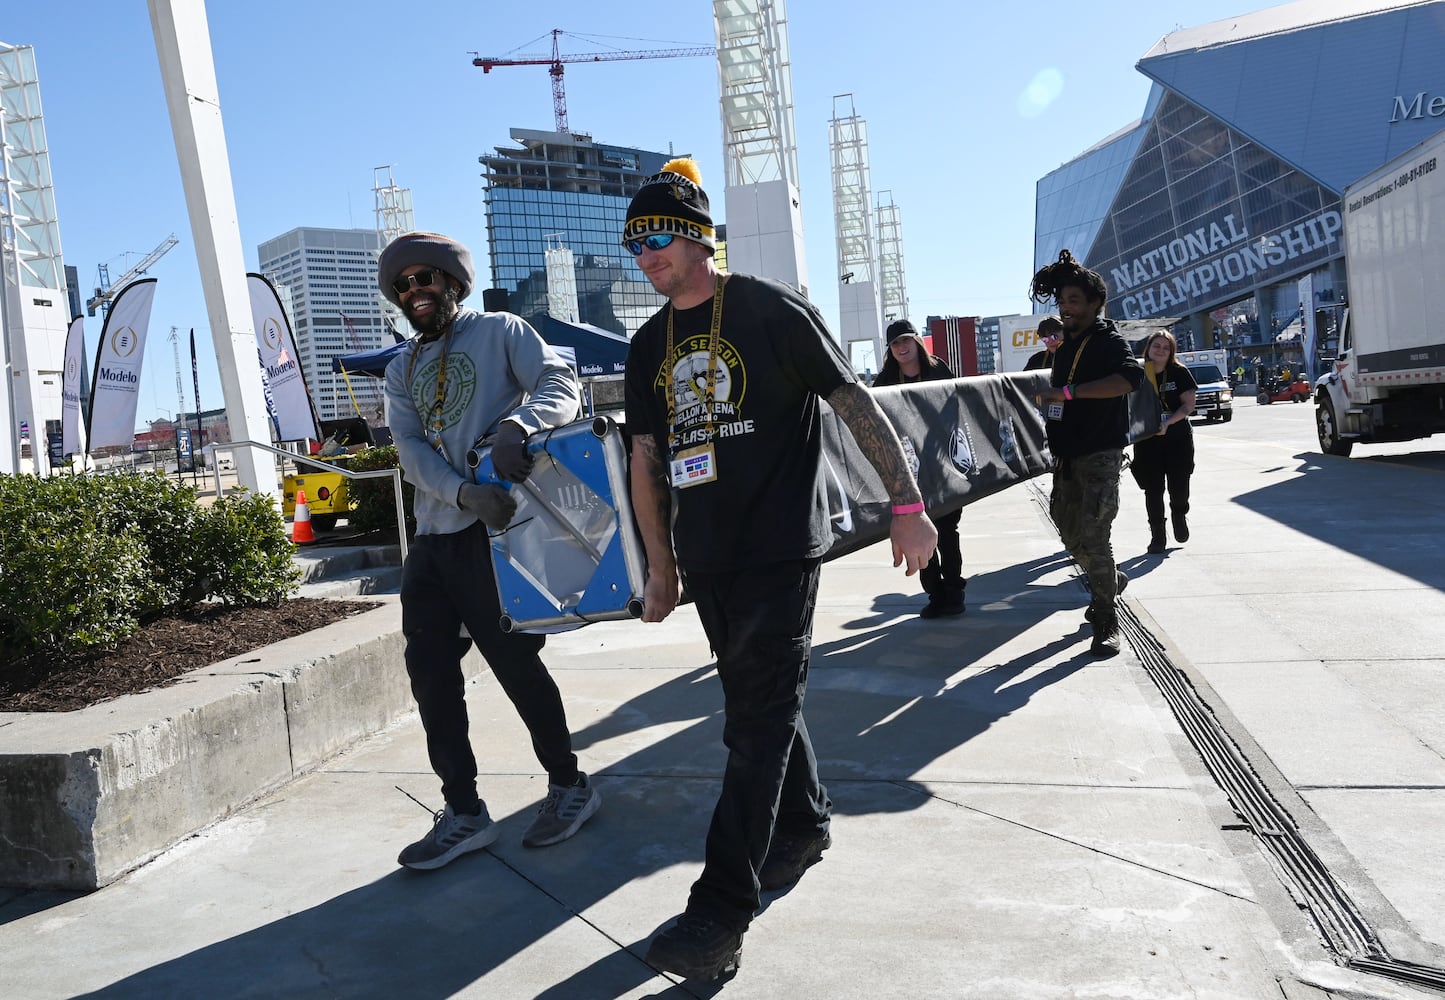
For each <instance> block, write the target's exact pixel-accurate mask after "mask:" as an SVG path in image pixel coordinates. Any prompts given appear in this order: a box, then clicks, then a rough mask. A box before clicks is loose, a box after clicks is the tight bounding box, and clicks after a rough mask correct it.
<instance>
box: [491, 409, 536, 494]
mask: <svg viewBox="0 0 1445 1000" xmlns="http://www.w3.org/2000/svg"><path fill="white" fill-rule="evenodd" d="M534 461H535V460H534V459H533V458H532V456H531V455H529V454H528V453H527V435H526V434H525V433H524V432H523V431H522V428H521V427H519V426H517V425H516V424H515V423H513V422H512V421H510V420H509V421H507V422H505V423H503V424H502V426H501V427H500V428H499V429H498V430H497V433H496V434H495V435H494V436H493V437H492V468H494V469H496V470H497V475H498V476H500V477H501V478H502V479H505V480H506V481H507V482H509V483H524V482H526V481H527V477H528V476H530V475H531V474H532V463H533V462H534Z"/></svg>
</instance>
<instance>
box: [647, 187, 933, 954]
mask: <svg viewBox="0 0 1445 1000" xmlns="http://www.w3.org/2000/svg"><path fill="white" fill-rule="evenodd" d="M622 242H623V245H624V246H626V247H627V248H628V250H630V251H631V252H632V254H633V255H634V256H635V257H636V258H637V263H638V266H639V267H640V268H641V269H642V272H643V273H644V274H646V275H647V278H648V280H649V281H651V282H652V285H653V287H654V288H656V289H657V290H658V291H659V292H661V293H662V294H663V295H665V296H667V298H668V300H669V304H668V305H667V306H664V307H663V309H662V310H661V311H659V312H658V313H657V315H655V316H653V317H652V318H651V319H650V320H648V321H647V323H645V324H644V325H643V327H642V329H640V330H639V331H638V332H637V335H636V336H635V337H634V338H633V339H632V344H631V347H630V349H629V351H628V356H627V375H626V382H625V387H626V401H627V424H628V429H629V431H630V432H631V436H632V501H633V508H634V513H635V514H636V517H637V524H638V528H639V530H640V532H641V535H642V541H643V546H644V548H645V549H646V552H647V563H648V566H647V582H646V586H645V590H644V593H643V615H642V618H643V621H645V622H660V621H662V620H663V619H664V618H666V617H667V616H668V615H669V614H670V613H671V612H672V610H673V608H674V607H676V605H677V603H678V600H679V597H680V589H679V573H681V575H682V578H683V579H684V580H685V581H686V584H687V590H688V593H689V595H690V596H691V598H692V600H693V601H694V603H695V604H696V607H697V613H698V618H699V619H700V620H701V621H702V626H703V629H704V631H705V632H706V633H707V637H708V642H709V643H710V644H711V646H712V649H713V651H714V653H715V655H716V657H717V669H718V676H719V678H720V679H721V681H722V686H723V698H724V712H725V716H726V721H725V723H724V728H723V742H724V743H725V744H726V745H727V747H728V750H729V755H728V763H727V769H726V771H725V772H724V774H723V787H722V792H721V794H720V796H719V797H718V802H717V806H716V808H715V810H714V812H713V818H712V825H711V827H710V828H709V830H708V836H707V849H706V855H705V861H704V865H703V871H702V874H701V876H700V877H699V878H698V880H697V881H696V882H695V883H694V884H693V887H692V893H691V895H690V897H689V899H688V903H687V908H686V910H685V911H684V912H683V914H682V915H681V916H680V917H679V918H678V920H677V922H676V923H675V924H674V925H672V926H671V927H669V928H668V929H667V930H665V931H663V932H662V933H661V934H659V935H658V936H657V937H656V938H654V939H653V941H652V944H651V946H650V947H649V948H648V952H647V961H648V962H649V964H651V965H653V966H654V967H655V968H658V969H661V970H663V971H666V972H672V973H675V974H677V975H681V976H684V977H686V978H689V979H715V978H717V977H718V976H719V975H721V974H723V973H725V972H728V971H731V970H732V969H733V968H735V967H736V964H737V958H738V954H739V952H740V950H741V948H742V937H743V934H744V932H745V931H746V930H747V928H748V925H749V923H750V922H751V920H752V917H753V914H754V913H755V912H756V911H757V909H758V906H759V893H760V890H761V889H780V888H783V887H785V886H787V885H790V884H792V883H793V882H794V881H796V880H797V879H798V877H799V876H800V875H802V873H803V872H804V870H806V869H807V868H808V866H810V865H812V864H814V863H816V862H817V861H818V860H820V859H821V857H822V853H823V851H824V850H826V849H827V848H828V846H829V845H830V844H831V843H832V838H831V835H830V832H829V817H830V809H831V803H830V802H829V800H828V794H827V791H826V789H824V788H823V786H822V784H821V783H820V782H819V780H818V765H817V759H816V757H815V756H814V754H813V747H812V743H811V741H810V740H809V738H808V730H807V727H806V726H805V725H804V723H803V716H802V705H803V692H804V689H805V686H806V678H807V672H808V656H809V652H810V646H811V641H812V628H813V609H814V603H815V601H816V599H817V592H818V573H819V568H820V565H821V557H822V556H823V554H824V553H825V552H827V550H828V548H829V547H830V545H831V544H832V531H831V528H830V525H829V520H828V506H827V495H826V492H825V489H824V481H823V476H822V461H821V456H822V432H821V418H820V412H819V408H820V402H819V401H820V400H824V399H825V400H827V402H828V404H829V405H830V406H831V407H832V408H833V410H834V411H835V412H837V414H838V415H839V416H840V417H841V418H842V419H843V421H844V422H845V423H846V424H847V426H848V429H849V430H850V431H851V432H852V434H853V437H854V438H855V440H856V441H857V443H858V447H859V449H860V450H861V451H862V452H863V454H864V455H865V456H866V457H867V458H868V460H869V461H870V462H872V464H873V466H874V468H875V469H876V471H877V472H878V475H879V478H880V479H881V480H882V482H883V485H884V486H885V488H886V489H887V490H888V495H889V496H890V497H891V498H892V501H893V504H894V508H893V511H894V515H895V516H894V518H893V523H892V527H891V529H890V532H889V534H890V537H891V539H892V543H893V558H894V565H895V566H897V565H899V564H900V563H905V562H906V564H907V573H908V575H910V576H911V575H913V574H914V573H916V572H918V570H919V569H921V568H922V567H923V566H924V565H926V564H927V562H928V560H929V558H930V557H931V556H932V554H933V550H934V547H935V545H936V542H937V536H936V533H935V532H934V529H933V525H932V524H931V523H930V522H929V520H928V517H927V516H926V515H925V514H924V512H923V511H924V507H923V500H922V496H921V494H920V493H919V491H918V485H917V483H916V482H915V481H914V479H913V474H912V472H911V471H910V470H909V465H908V462H907V460H906V459H905V457H904V453H903V448H902V446H901V445H900V443H899V441H898V436H897V435H896V434H895V433H894V431H893V428H892V426H891V425H890V424H889V423H888V421H887V419H886V418H885V417H884V416H883V414H882V412H881V411H880V410H879V409H878V406H877V404H876V403H875V402H874V400H873V398H872V396H871V395H870V393H869V392H868V390H867V389H865V388H864V387H863V386H861V385H859V384H858V382H857V379H856V376H855V375H854V373H853V370H852V367H851V366H850V365H849V364H848V361H847V359H846V358H845V357H844V356H843V354H842V352H841V351H840V350H839V348H838V346H837V344H836V343H835V342H834V340H833V338H832V337H831V336H829V334H828V331H827V328H826V327H825V325H824V323H823V319H822V317H821V316H820V315H819V313H818V311H817V310H816V309H815V308H813V306H812V305H811V304H809V303H808V301H807V300H806V299H805V298H803V297H802V296H801V295H800V294H798V293H797V292H796V291H794V290H793V289H792V288H789V287H788V286H786V285H783V284H781V283H779V282H776V281H771V280H768V279H765V278H757V277H752V276H749V275H741V274H734V275H723V274H721V273H719V272H718V270H717V268H716V266H715V265H714V263H713V250H714V239H713V226H712V218H711V216H710V214H709V208H708V198H707V194H706V193H705V192H704V191H703V189H702V186H701V178H700V176H699V174H698V172H697V165H696V164H695V163H694V162H693V161H692V160H688V159H681V160H673V161H670V162H669V163H667V164H666V165H665V166H664V167H663V169H662V172H661V173H659V174H657V175H655V176H653V177H650V178H648V179H647V180H646V181H644V182H643V186H642V189H641V190H640V191H639V192H638V193H637V195H636V197H634V198H633V200H632V203H631V205H630V206H629V207H628V211H627V223H626V227H625V229H624V230H623V235H622Z"/></svg>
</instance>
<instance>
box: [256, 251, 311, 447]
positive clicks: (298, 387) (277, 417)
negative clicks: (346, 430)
mask: <svg viewBox="0 0 1445 1000" xmlns="http://www.w3.org/2000/svg"><path fill="white" fill-rule="evenodd" d="M246 287H247V290H248V291H249V292H250V295H251V319H252V321H253V322H254V323H255V326H256V347H257V350H258V351H259V352H260V355H261V374H262V375H263V376H264V377H263V378H262V380H261V381H262V383H263V384H264V385H266V386H267V387H268V388H269V391H270V397H271V399H270V402H271V403H272V404H273V409H272V416H273V418H274V421H275V424H276V436H277V437H278V438H279V439H280V440H282V441H300V440H302V439H303V438H314V439H316V440H320V438H321V432H320V430H319V428H318V427H317V424H316V414H315V412H314V411H313V410H312V408H311V394H310V393H308V392H307V391H306V379H305V378H304V377H303V376H302V374H301V362H300V360H299V359H298V358H297V356H296V339H295V338H294V337H293V336H292V335H291V324H290V322H288V321H287V319H286V312H285V310H283V309H282V308H281V298H280V296H278V295H277V294H276V289H275V288H273V287H272V286H271V282H269V281H267V280H266V279H265V277H264V276H262V275H259V274H247V275H246Z"/></svg>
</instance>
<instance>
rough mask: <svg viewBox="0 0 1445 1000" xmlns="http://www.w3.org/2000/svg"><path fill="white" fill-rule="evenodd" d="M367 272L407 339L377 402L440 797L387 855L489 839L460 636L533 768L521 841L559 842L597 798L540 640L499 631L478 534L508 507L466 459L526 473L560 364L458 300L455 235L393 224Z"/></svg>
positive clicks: (415, 671)
mask: <svg viewBox="0 0 1445 1000" xmlns="http://www.w3.org/2000/svg"><path fill="white" fill-rule="evenodd" d="M377 268H378V271H377V280H378V281H379V282H380V285H381V292H382V294H383V295H385V296H386V297H387V299H389V300H390V301H391V302H392V303H394V304H395V305H396V306H397V307H398V308H400V309H401V311H402V312H403V313H405V314H406V318H407V320H408V321H409V322H410V323H411V325H412V327H413V328H414V329H415V330H416V334H417V335H416V336H415V337H413V338H412V339H411V340H409V341H408V342H407V343H406V345H405V346H404V347H403V348H402V349H401V351H400V352H398V354H397V356H396V357H395V358H394V359H392V362H391V364H389V365H388V366H387V369H386V402H387V410H388V423H389V425H390V427H391V432H392V436H393V438H394V439H395V441H396V447H397V451H398V453H399V455H400V458H401V466H402V469H403V471H404V472H405V475H406V479H407V481H408V482H410V483H412V484H413V485H414V486H415V487H416V500H415V508H414V509H415V513H416V523H417V528H416V541H415V543H414V544H413V545H412V547H411V550H410V553H409V554H408V556H407V561H406V566H405V568H404V569H403V571H402V582H401V615H402V618H401V622H402V626H401V627H402V633H403V634H404V635H405V637H406V670H407V674H408V676H409V677H410V678H411V690H412V695H413V696H414V697H415V698H416V702H417V708H418V710H419V712H420V714H421V721H422V726H423V728H424V729H425V730H426V742H427V754H428V755H429V756H430V758H431V765H432V769H433V770H434V771H436V773H437V776H438V777H439V778H441V782H442V796H443V797H444V798H445V799H446V806H445V808H443V809H442V810H441V811H439V812H438V813H437V814H436V816H435V819H434V822H433V825H432V829H431V831H430V832H428V833H427V835H426V836H425V837H423V838H422V839H421V840H418V841H417V842H416V843H414V844H411V845H409V846H408V847H406V848H405V849H404V850H403V851H402V852H401V856H400V857H398V858H397V861H398V862H400V863H401V864H403V865H405V866H406V867H408V868H417V869H431V868H440V867H442V866H443V865H445V864H447V863H448V862H450V861H451V860H453V859H454V858H457V857H459V856H461V855H462V854H465V853H467V852H468V851H479V850H481V849H482V848H484V847H486V846H488V845H489V844H491V843H492V842H493V841H494V840H496V838H497V826H496V824H495V823H493V822H492V820H491V818H490V817H489V816H488V814H487V807H486V805H485V803H483V802H482V800H481V798H480V797H479V796H478V794H477V762H476V757H475V756H474V755H473V753H472V746H471V740H470V737H469V735H468V723H467V706H466V700H465V693H466V691H465V685H464V683H463V680H462V668H461V661H462V657H463V656H464V655H465V654H466V652H467V649H468V646H469V644H470V643H469V640H468V639H467V636H470V637H471V639H470V642H475V643H476V644H477V649H478V650H479V651H480V652H481V654H482V656H483V658H484V659H485V660H486V661H487V665H488V666H489V667H491V670H492V674H493V676H495V677H496V679H497V683H498V684H499V685H500V686H501V688H502V690H503V692H505V693H506V695H507V697H508V698H510V699H511V701H512V704H513V705H514V706H515V707H516V709H517V713H518V715H520V716H521V718H522V722H523V723H525V724H526V726H527V731H528V732H529V733H530V734H531V737H532V747H533V749H534V750H535V751H536V754H537V759H538V760H539V761H540V762H541V764H542V766H543V767H544V768H545V769H546V771H547V782H548V791H547V798H546V800H545V801H544V802H543V803H542V806H541V808H540V809H539V810H538V813H537V817H536V819H535V820H534V821H533V823H532V825H531V826H530V827H529V828H528V830H527V832H526V833H525V834H524V835H523V837H522V843H523V845H525V846H527V847H545V846H547V845H550V844H556V843H560V842H561V841H563V840H566V839H567V838H568V837H570V836H572V835H573V834H574V833H576V832H577V830H578V828H580V827H581V826H582V824H583V823H584V822H586V821H587V819H588V817H590V816H591V815H592V814H593V813H594V812H596V811H597V807H598V806H599V805H600V804H601V801H602V800H601V796H600V795H599V794H598V792H597V790H596V789H595V788H593V787H592V784H591V782H590V781H589V780H588V778H587V776H586V775H585V774H583V773H582V772H581V771H579V770H578V769H577V757H576V755H575V754H573V752H572V737H571V733H570V732H569V731H568V728H567V716H566V713H565V712H564V710H563V708H562V696H561V694H560V693H559V692H558V690H557V685H556V683H555V682H554V681H553V680H552V677H551V675H550V674H549V673H548V672H547V668H546V666H545V665H544V664H543V663H542V659H541V657H540V655H539V654H540V652H541V649H542V645H543V642H544V641H545V640H544V639H543V637H542V636H540V635H526V634H522V633H504V632H503V631H502V630H501V627H500V625H499V620H500V617H501V608H500V602H499V599H498V596H497V588H496V578H495V576H494V575H493V572H492V554H491V547H490V544H489V541H488V530H491V531H501V530H504V529H505V528H506V527H507V525H508V523H509V522H510V521H511V518H512V515H513V513H514V512H515V511H516V506H517V505H516V501H514V500H513V499H512V497H511V495H510V493H509V492H508V491H507V490H506V489H505V488H504V487H501V486H496V485H490V484H478V483H475V482H473V480H472V476H471V475H470V470H469V469H468V467H467V452H468V451H470V450H472V449H473V448H475V447H477V446H478V445H479V444H482V443H490V445H491V448H492V461H493V465H494V466H495V468H496V470H497V473H498V475H499V476H501V477H502V478H503V479H506V480H507V481H509V482H512V483H521V482H523V481H525V480H526V478H527V476H528V475H529V474H530V473H531V471H532V458H531V456H530V455H529V454H528V453H527V449H526V438H527V436H528V435H530V434H534V433H536V432H537V431H541V430H546V429H548V428H551V427H557V426H560V425H561V424H565V423H567V422H569V421H571V420H573V419H574V418H575V417H576V416H577V414H578V409H579V399H580V395H579V390H578V385H577V378H576V376H575V375H574V374H573V373H572V370H571V369H570V368H568V367H567V363H566V362H565V361H563V360H562V358H561V356H560V355H558V354H557V352H556V351H554V350H552V348H551V347H549V346H548V345H547V344H546V343H545V342H544V341H543V340H542V338H541V337H540V336H538V335H537V332H536V331H535V330H533V329H532V328H531V327H530V326H528V325H527V323H526V322H525V321H523V320H522V319H521V318H519V317H517V316H513V315H512V314H510V313H478V312H475V311H473V310H471V309H468V308H466V307H464V306H462V305H461V302H462V301H463V300H464V299H466V297H467V296H468V295H469V294H470V293H471V291H472V286H473V284H474V282H475V273H474V271H473V269H472V255H471V252H470V251H468V250H467V248H466V247H465V246H463V245H462V244H460V243H458V242H457V241H455V240H452V239H449V238H448V237H445V236H439V235H437V234H435V233H407V234H406V235H404V236H399V237H397V238H396V239H395V240H393V241H392V242H391V243H390V244H388V245H387V247H386V249H385V250H383V251H382V253H381V257H380V259H379V261H378V262H377ZM463 626H465V628H466V633H465V634H463V633H462V632H461V629H462V627H463Z"/></svg>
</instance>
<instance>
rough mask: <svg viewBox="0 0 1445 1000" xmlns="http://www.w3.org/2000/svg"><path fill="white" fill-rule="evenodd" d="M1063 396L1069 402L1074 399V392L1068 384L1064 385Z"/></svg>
mask: <svg viewBox="0 0 1445 1000" xmlns="http://www.w3.org/2000/svg"><path fill="white" fill-rule="evenodd" d="M1064 398H1065V399H1066V400H1068V401H1069V402H1071V403H1072V402H1073V401H1074V392H1073V390H1072V389H1070V388H1069V387H1068V386H1064Z"/></svg>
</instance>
